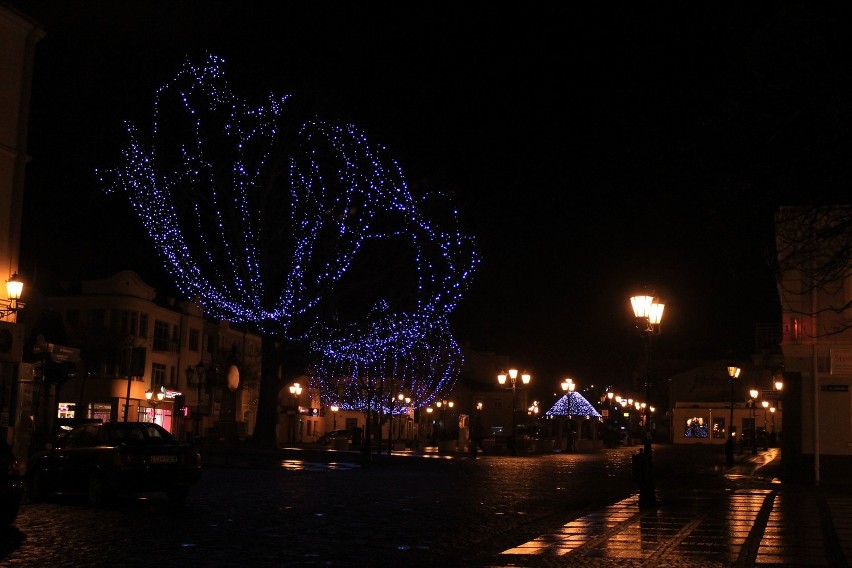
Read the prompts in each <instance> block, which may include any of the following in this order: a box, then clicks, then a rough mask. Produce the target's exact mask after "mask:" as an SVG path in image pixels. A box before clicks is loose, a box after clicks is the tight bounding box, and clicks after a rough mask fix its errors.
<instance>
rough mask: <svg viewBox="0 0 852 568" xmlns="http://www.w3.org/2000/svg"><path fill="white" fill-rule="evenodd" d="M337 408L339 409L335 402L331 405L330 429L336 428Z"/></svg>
mask: <svg viewBox="0 0 852 568" xmlns="http://www.w3.org/2000/svg"><path fill="white" fill-rule="evenodd" d="M338 410H340V407H339V406H337V405H336V404H332V405H331V416H332V420H331V429H332V430H337V411H338Z"/></svg>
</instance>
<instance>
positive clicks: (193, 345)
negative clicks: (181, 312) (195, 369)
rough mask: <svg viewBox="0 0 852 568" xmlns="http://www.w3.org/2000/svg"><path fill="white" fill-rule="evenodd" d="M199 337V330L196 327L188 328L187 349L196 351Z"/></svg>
mask: <svg viewBox="0 0 852 568" xmlns="http://www.w3.org/2000/svg"><path fill="white" fill-rule="evenodd" d="M199 339H201V332H200V331H198V330H197V329H190V330H189V350H190V351H195V352H198V341H199Z"/></svg>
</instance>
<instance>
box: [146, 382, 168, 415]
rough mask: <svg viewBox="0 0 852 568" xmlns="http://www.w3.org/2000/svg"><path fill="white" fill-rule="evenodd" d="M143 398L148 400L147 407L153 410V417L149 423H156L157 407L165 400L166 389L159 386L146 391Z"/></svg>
mask: <svg viewBox="0 0 852 568" xmlns="http://www.w3.org/2000/svg"><path fill="white" fill-rule="evenodd" d="M145 398H146V399H147V400H148V406H150V407H151V408H153V409H154V416H153V417H152V418H151V422H156V421H157V407H158V406H159V405H160V403H161V402H163V400H165V398H166V387H163V386H161V387H160V388H158V389H156V390H151V389H148V390H146V391H145Z"/></svg>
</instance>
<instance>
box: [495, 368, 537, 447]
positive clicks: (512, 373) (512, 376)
mask: <svg viewBox="0 0 852 568" xmlns="http://www.w3.org/2000/svg"><path fill="white" fill-rule="evenodd" d="M507 377H508V379H509V381H510V383H511V385H512V438H511V442H510V444H511V447H510V448H509V451H510V452H511V454H512V455H513V456H514V455H517V453H518V452H517V448H516V447H515V402H516V392H515V388H516V387H515V383H516V382H517V380H518V370H517V369H509V374H508V375H507V374H506V373H500V374H499V375H497V382H498V383H499V384H500V385H501V386H505V384H506V379H507ZM530 378H531V377H530V375H529V373H521V383H523V384H525V385H528V384H530Z"/></svg>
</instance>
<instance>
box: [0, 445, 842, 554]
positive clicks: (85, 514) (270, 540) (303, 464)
mask: <svg viewBox="0 0 852 568" xmlns="http://www.w3.org/2000/svg"><path fill="white" fill-rule="evenodd" d="M634 450H635V448H634V449H630V448H620V449H613V450H603V451H600V452H595V453H589V454H561V455H560V454H548V455H532V456H523V457H521V456H518V457H510V456H487V457H485V458H483V459H477V460H471V459H468V458H467V457H464V456H458V457H454V458H452V459H444V458H443V457H435V458H434V459H429V458H424V457H422V456H415V455H408V456H395V457H393V458H387V457H386V456H384V457H382V458H381V459H377V460H376V461H375V462H374V463H373V464H372V465H371V466H369V467H362V465H361V464H360V463H359V457H360V456H359V454H357V453H355V452H328V451H308V450H301V451H295V450H285V451H280V452H276V453H275V454H274V455H271V454H263V455H261V454H251V453H240V452H235V453H231V452H227V451H226V452H224V453H220V454H218V455H216V454H214V453H209V454H205V472H204V477H203V479H202V482H201V483H200V484H199V486H198V487H197V488H195V490H194V491H193V492H192V493H191V494H190V499H189V501H188V502H187V504H186V506H184V507H180V508H173V507H170V506H169V505H168V503H167V501H166V500H165V499H164V498H162V497H161V496H156V495H152V496H141V497H127V498H124V499H120V500H119V501H118V502H117V503H116V504H114V505H113V506H111V507H109V508H106V509H98V508H92V507H88V506H87V505H85V504H84V503H82V502H80V501H79V500H74V499H70V498H63V499H58V500H56V501H54V502H49V503H39V504H25V505H24V508H23V509H22V512H21V515H20V517H19V519H18V522H17V524H16V525H15V526H14V527H12V528H10V529H8V530H6V531H5V532H2V533H0V536H2V539H0V543H2V544H0V566H40V567H52V566H146V567H147V566H222V567H230V566H358V567H360V566H397V565H401V566H441V565H443V566H466V567H467V566H469V567H490V566H494V567H505V566H684V567H689V566H711V567H712V566H780V565H783V566H847V565H848V561H849V559H850V558H852V550H850V544H852V491H850V490H849V489H850V488H849V487H848V486H847V487H842V488H839V489H837V490H834V489H830V488H826V487H823V488H819V489H818V488H813V487H803V486H793V485H790V486H788V485H785V484H783V483H779V482H778V480H777V479H773V477H772V476H771V475H769V476H768V477H767V476H766V475H761V472H762V471H769V469H765V470H761V469H757V468H758V466H760V465H762V464H764V463H770V462H771V461H772V458H773V457H775V453H776V451H775V450H770V451H768V452H761V453H760V454H759V455H757V456H754V457H751V456H739V457H738V459H739V460H740V463H739V464H738V465H737V466H735V467H733V468H726V467H724V466H723V465H719V463H720V462H724V456H723V454H722V453H721V452H718V453H717V452H714V451H713V448H683V447H673V446H660V447H659V448H657V447H655V465H656V467H657V471H658V472H659V473H658V477H657V494H658V500H659V505H660V506H659V508H658V509H657V510H652V511H640V510H639V508H638V502H637V495H636V485H635V482H634V481H633V479H632V474H631V473H632V472H631V456H632V452H633V451H634Z"/></svg>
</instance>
